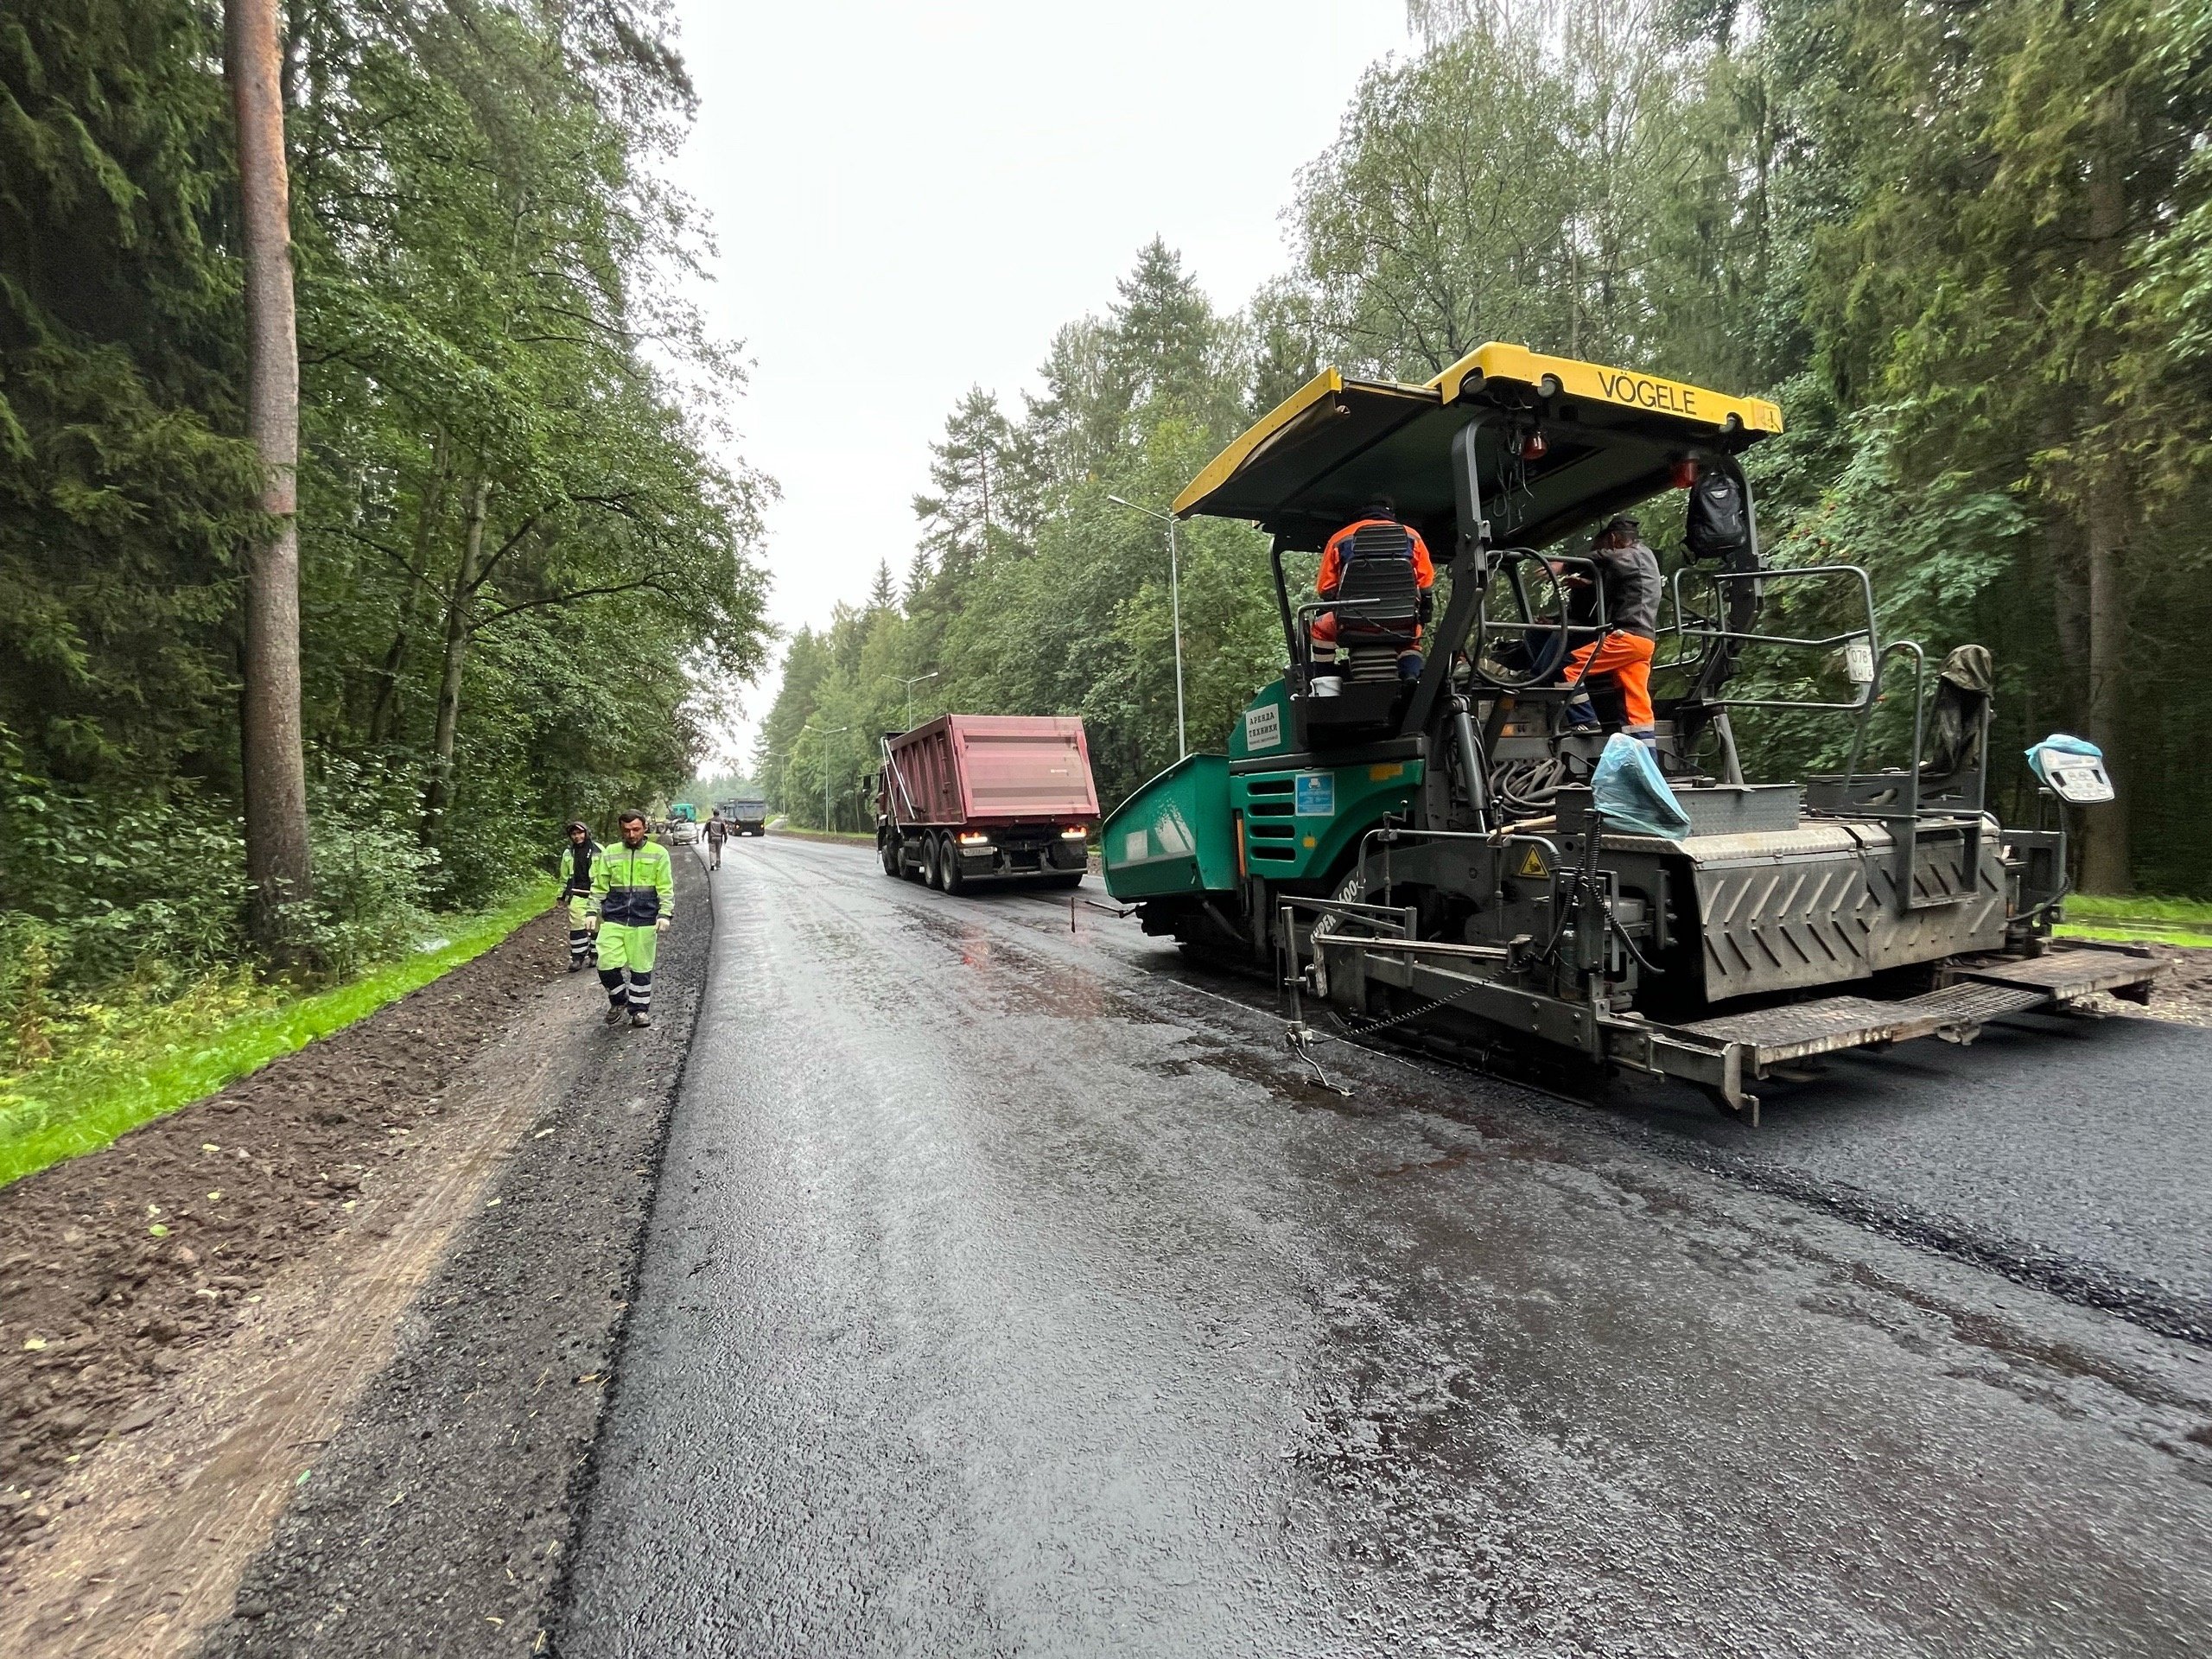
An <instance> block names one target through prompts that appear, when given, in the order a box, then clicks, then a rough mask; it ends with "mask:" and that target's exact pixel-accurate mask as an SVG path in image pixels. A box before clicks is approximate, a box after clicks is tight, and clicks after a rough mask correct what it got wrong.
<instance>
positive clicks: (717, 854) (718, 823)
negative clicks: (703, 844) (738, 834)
mask: <svg viewBox="0 0 2212 1659" xmlns="http://www.w3.org/2000/svg"><path fill="white" fill-rule="evenodd" d="M728 839H729V825H728V824H727V823H724V822H723V821H722V815H721V813H719V812H717V813H715V815H714V817H710V818H709V819H708V820H707V868H709V869H710V870H719V869H720V868H721V867H722V842H726V841H728Z"/></svg>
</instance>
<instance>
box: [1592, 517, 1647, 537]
mask: <svg viewBox="0 0 2212 1659" xmlns="http://www.w3.org/2000/svg"><path fill="white" fill-rule="evenodd" d="M1598 533H1599V535H1600V536H1641V535H1642V534H1643V525H1642V524H1638V523H1637V521H1636V520H1635V519H1633V518H1630V517H1629V516H1628V514H1626V513H1622V514H1620V515H1619V516H1618V518H1611V519H1608V520H1607V521H1606V523H1605V528H1604V529H1603V530H1601V531H1599V532H1598Z"/></svg>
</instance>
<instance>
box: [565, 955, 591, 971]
mask: <svg viewBox="0 0 2212 1659" xmlns="http://www.w3.org/2000/svg"><path fill="white" fill-rule="evenodd" d="M590 966H591V963H588V962H587V961H585V960H584V958H583V957H569V972H570V973H572V974H581V973H582V972H583V970H584V969H587V968H588V967H590Z"/></svg>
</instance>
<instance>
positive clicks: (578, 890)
mask: <svg viewBox="0 0 2212 1659" xmlns="http://www.w3.org/2000/svg"><path fill="white" fill-rule="evenodd" d="M600 852H601V847H600V844H599V843H598V842H595V841H594V840H593V839H592V838H591V830H590V829H588V827H587V826H586V825H585V824H584V823H582V821H581V820H571V821H570V822H569V844H568V845H567V846H566V847H563V849H561V869H560V880H561V897H562V898H563V899H564V900H566V901H567V903H568V906H569V972H570V973H572V974H580V973H582V971H583V970H584V969H587V968H588V967H590V966H591V965H592V949H591V927H592V921H591V876H592V867H593V866H594V865H595V864H596V863H598V861H599V855H600Z"/></svg>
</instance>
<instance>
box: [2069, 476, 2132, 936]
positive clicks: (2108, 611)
mask: <svg viewBox="0 0 2212 1659" xmlns="http://www.w3.org/2000/svg"><path fill="white" fill-rule="evenodd" d="M2118 464H2119V463H2118V461H2116V460H2115V461H2113V463H2112V465H2113V467H2115V468H2116V467H2117V466H2118ZM2128 494H2129V493H2128V489H2127V486H2126V483H2125V482H2124V481H2123V480H2120V478H2119V477H2118V475H2117V474H2116V472H2114V473H2107V474H2105V481H2103V482H2101V483H2100V484H2098V485H2096V486H2093V487H2092V488H2091V489H2090V491H2089V493H2088V503H2089V524H2088V544H2089V561H2088V562H2089V704H2088V714H2089V719H2088V728H2089V730H2088V739H2089V741H2090V742H2092V743H2094V744H2095V745H2096V746H2097V747H2099V748H2101V749H2102V750H2103V751H2104V752H2105V767H2106V770H2107V771H2108V772H2111V774H2112V781H2113V788H2114V789H2115V790H2116V791H2119V794H2118V798H2116V799H2114V800H2113V801H2112V802H2111V803H2110V804H2107V805H2104V806H2093V807H2089V808H2088V809H2087V810H2085V811H2084V813H2083V815H2082V816H2083V819H2084V823H2085V828H2084V829H2083V831H2082V890H2083V891H2084V892H2087V893H2130V892H2133V890H2134V886H2135V881H2134V876H2133V873H2132V872H2131V870H2130V868H2129V862H2128V836H2127V810H2128V802H2129V798H2130V796H2131V794H2132V793H2133V791H2131V790H2130V788H2129V787H2128V781H2127V765H2126V753H2125V746H2126V730H2127V590H2126V542H2125V540H2124V539H2123V538H2124V535H2125V531H2124V529H2123V526H2124V525H2125V524H2126V518H2124V517H2123V515H2124V514H2125V513H2126V512H2127V510H2128V509H2129V508H2130V507H2131V506H2132V505H2133V503H2132V502H2131V501H2130V500H2129V499H2128Z"/></svg>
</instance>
